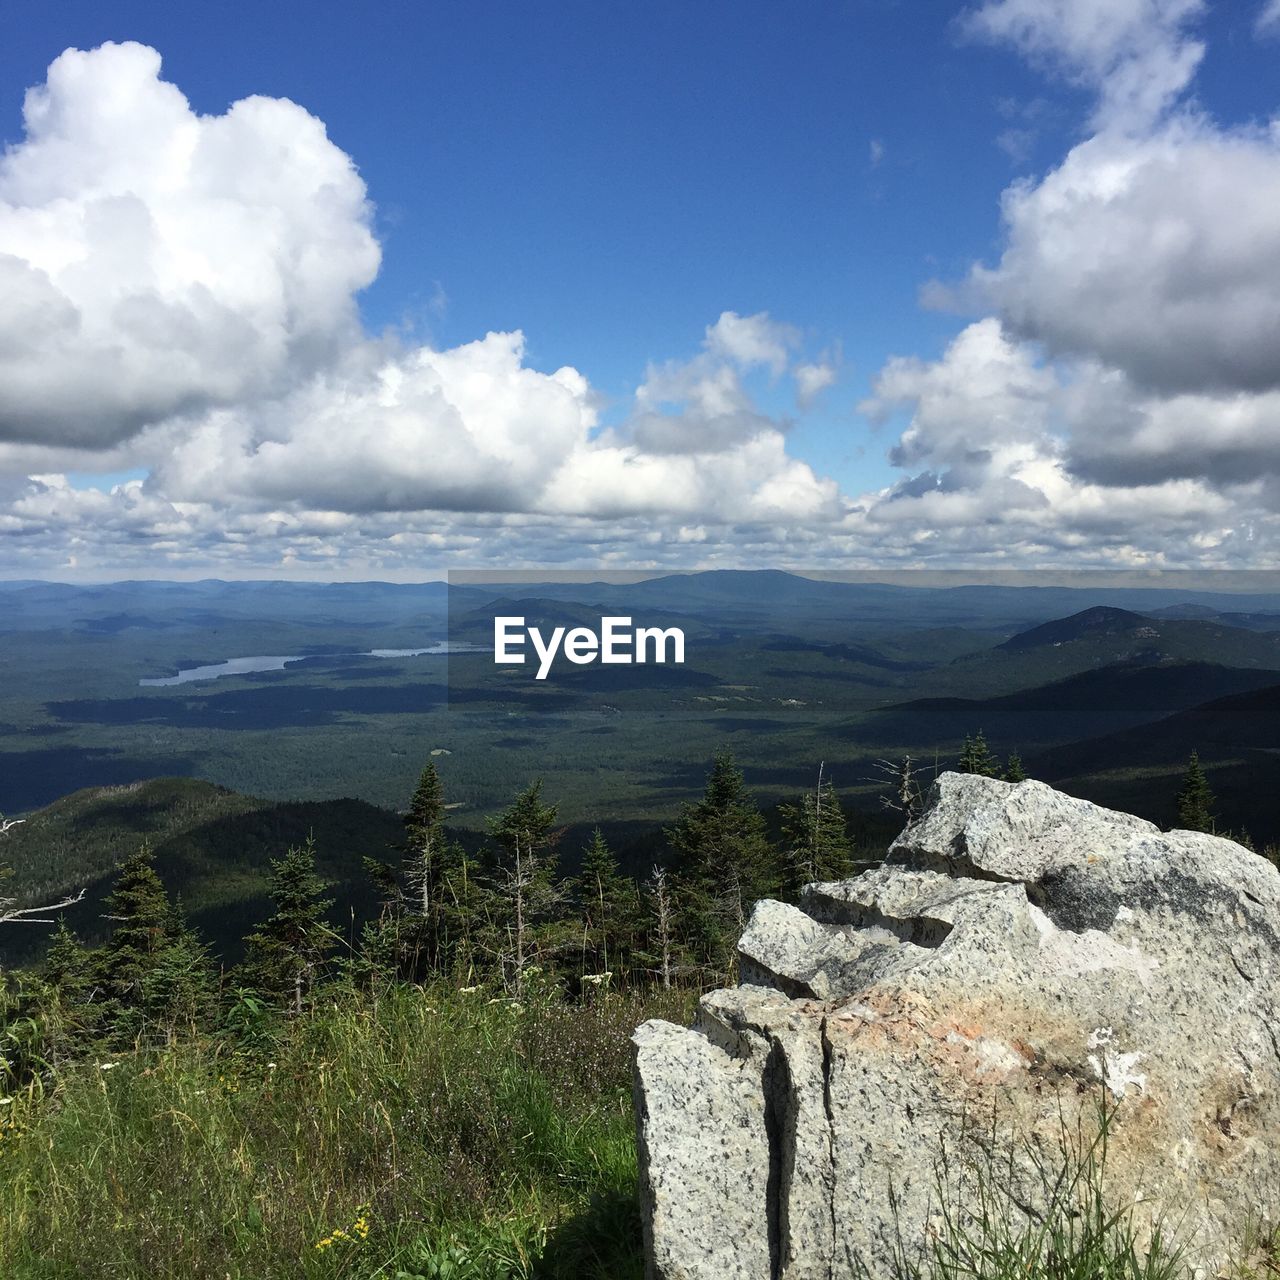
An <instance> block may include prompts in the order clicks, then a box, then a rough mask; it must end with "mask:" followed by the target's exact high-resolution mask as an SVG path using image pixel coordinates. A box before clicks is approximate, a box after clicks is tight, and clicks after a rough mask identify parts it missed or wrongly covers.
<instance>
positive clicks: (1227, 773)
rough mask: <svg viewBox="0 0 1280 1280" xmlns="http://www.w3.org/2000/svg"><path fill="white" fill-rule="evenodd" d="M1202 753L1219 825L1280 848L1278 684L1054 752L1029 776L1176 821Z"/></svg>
mask: <svg viewBox="0 0 1280 1280" xmlns="http://www.w3.org/2000/svg"><path fill="white" fill-rule="evenodd" d="M1192 751H1196V752H1198V753H1199V755H1200V758H1201V760H1202V762H1203V763H1204V764H1205V766H1206V768H1207V769H1208V773H1209V781H1210V785H1211V786H1212V787H1213V789H1214V791H1215V792H1216V793H1217V796H1218V806H1217V810H1216V812H1217V817H1218V824H1219V826H1220V827H1221V828H1222V829H1224V830H1239V829H1241V828H1247V829H1248V830H1249V831H1250V832H1252V834H1253V835H1254V837H1255V838H1256V839H1257V840H1258V841H1259V842H1260V843H1263V842H1265V843H1276V842H1280V789H1278V788H1277V787H1276V786H1275V775H1276V764H1277V757H1278V756H1280V683H1278V684H1273V685H1270V686H1268V687H1266V688H1263V689H1258V690H1254V691H1251V692H1245V693H1236V694H1231V695H1229V696H1226V697H1221V698H1214V699H1212V700H1210V701H1208V702H1203V703H1201V704H1200V705H1198V706H1195V707H1191V708H1188V709H1186V710H1184V711H1179V712H1177V713H1176V714H1174V715H1170V716H1166V717H1165V718H1163V719H1161V720H1157V721H1154V722H1152V723H1149V724H1144V725H1142V726H1140V727H1137V728H1128V729H1122V730H1119V731H1117V732H1114V733H1108V734H1103V735H1101V736H1099V737H1096V738H1089V739H1085V740H1083V741H1079V742H1074V743H1071V744H1069V745H1065V746H1058V747H1053V748H1050V749H1048V750H1045V751H1042V752H1039V753H1038V754H1035V755H1033V756H1031V757H1030V758H1029V759H1028V761H1027V769H1028V772H1029V773H1030V774H1031V775H1032V776H1033V777H1036V778H1043V779H1044V780H1045V781H1046V782H1052V783H1053V784H1054V785H1055V786H1059V785H1062V786H1065V787H1066V789H1067V790H1070V791H1072V792H1074V793H1076V794H1080V795H1084V796H1086V797H1087V798H1088V799H1090V800H1096V801H1097V802H1098V803H1100V804H1110V803H1112V802H1113V801H1119V800H1124V801H1125V802H1126V803H1129V804H1131V805H1132V806H1133V807H1132V809H1131V812H1134V813H1138V814H1140V815H1141V816H1143V817H1146V818H1150V819H1151V820H1152V821H1155V822H1160V823H1162V824H1165V825H1168V824H1170V823H1172V822H1173V820H1174V797H1175V795H1176V794H1177V788H1178V785H1179V783H1180V779H1181V776H1182V773H1183V770H1184V769H1185V768H1186V764H1187V758H1188V757H1189V756H1190V754H1191V752H1192Z"/></svg>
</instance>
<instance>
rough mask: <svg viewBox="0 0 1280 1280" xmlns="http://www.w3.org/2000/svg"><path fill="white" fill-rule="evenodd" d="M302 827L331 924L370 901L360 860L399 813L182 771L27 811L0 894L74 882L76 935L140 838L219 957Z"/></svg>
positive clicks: (36, 935)
mask: <svg viewBox="0 0 1280 1280" xmlns="http://www.w3.org/2000/svg"><path fill="white" fill-rule="evenodd" d="M309 835H313V836H314V838H315V842H316V850H317V860H318V863H319V866H320V869H321V872H322V873H323V874H324V875H325V877H326V878H327V879H329V880H331V881H332V882H333V883H334V885H335V896H336V897H337V898H338V900H339V902H340V903H341V904H342V908H341V912H342V914H341V918H339V919H336V920H335V923H337V924H339V925H340V926H341V927H342V929H343V933H344V934H345V933H347V932H349V931H350V928H351V917H352V912H355V914H356V916H357V917H363V916H364V915H365V914H366V913H367V912H368V911H370V910H371V909H372V907H373V900H372V892H371V890H370V888H369V885H368V879H367V876H366V875H365V872H364V868H363V861H362V860H363V858H365V857H366V856H367V857H374V858H382V859H387V858H391V857H394V856H395V855H394V854H391V853H389V849H390V847H391V846H393V845H395V844H397V843H398V842H399V841H401V840H402V839H403V825H402V823H401V820H400V818H399V817H398V816H397V815H396V814H394V813H391V812H389V811H388V810H386V809H379V808H377V807H376V806H374V805H371V804H366V803H365V802H364V801H362V800H324V801H314V802H298V803H287V804H277V803H272V802H270V801H265V800H259V799H256V798H254V797H252V796H244V795H240V794H238V793H236V792H234V791H229V790H227V789H226V788H225V787H217V786H214V785H212V784H211V783H207V782H199V781H196V780H195V779H191V778H156V779H152V780H151V781H147V782H140V783H134V784H131V785H128V786H120V787H94V788H89V789H86V790H83V791H77V792H75V793H74V794H72V795H69V796H66V797H64V798H63V799H61V800H58V801H56V802H55V803H53V804H51V805H49V806H48V807H47V808H44V809H40V810H38V811H36V812H35V813H33V814H31V815H30V816H29V817H28V819H27V821H26V822H24V823H23V824H22V825H21V826H18V827H15V828H13V830H11V831H10V832H9V833H8V835H6V836H5V837H4V840H3V843H0V862H3V863H7V864H8V865H9V866H11V867H12V868H13V871H14V875H13V879H12V880H11V881H10V882H9V886H8V888H9V892H11V893H15V894H17V895H20V896H21V897H22V898H23V900H24V901H31V902H39V901H45V900H48V899H50V898H52V897H55V896H57V895H61V894H64V893H66V892H67V891H69V890H76V889H78V888H80V887H81V886H84V887H86V888H87V889H88V893H87V895H86V899H85V901H84V902H83V903H82V904H80V905H79V906H77V907H75V908H72V909H71V910H69V911H67V912H66V916H67V920H68V923H69V924H70V925H71V926H72V927H73V928H75V929H76V930H77V931H78V932H80V933H81V935H82V936H84V937H86V938H90V939H92V938H97V937H100V936H101V935H102V934H103V933H104V932H105V931H106V928H107V926H106V925H105V924H104V922H103V920H102V902H103V899H104V897H105V895H106V893H107V891H108V890H109V888H110V885H111V881H112V879H113V877H114V875H115V872H116V869H117V868H118V867H119V866H120V864H121V863H122V862H123V861H124V859H125V858H127V857H129V856H130V855H131V854H132V853H134V852H135V851H136V850H137V849H138V847H139V846H140V845H141V844H143V843H144V842H146V843H149V844H150V845H151V847H152V849H154V851H155V855H156V869H157V871H158V872H159V873H160V876H161V878H162V879H163V880H164V882H165V885H166V887H167V888H168V889H169V891H170V892H171V893H173V894H178V895H181V897H182V900H183V904H184V906H185V908H186V910H187V912H188V915H189V916H190V918H191V921H192V923H194V924H195V925H197V926H198V927H199V929H200V930H201V932H202V933H203V934H204V936H205V937H206V938H207V939H208V940H209V942H210V943H211V944H212V945H213V946H214V947H215V949H216V950H218V951H219V952H220V953H221V954H222V955H223V956H224V957H225V958H228V959H234V958H235V956H236V955H237V954H238V950H239V947H238V943H239V939H240V938H241V936H242V935H243V934H244V933H245V932H247V931H248V930H249V929H251V928H252V927H253V926H254V925H255V924H256V923H257V922H258V921H260V920H262V919H265V917H266V915H267V913H268V901H267V898H266V893H265V890H266V883H267V875H268V872H269V869H270V868H269V860H270V859H271V858H273V857H279V856H280V855H281V854H282V853H284V851H285V850H286V849H288V848H289V846H290V845H296V844H300V843H301V842H302V841H304V840H306V838H307V837H308V836H309ZM47 934H48V930H47V928H42V927H38V926H34V925H31V926H25V927H23V928H21V929H19V928H17V927H11V928H9V929H7V930H4V931H3V932H0V960H5V961H7V962H8V963H11V964H12V963H18V962H19V961H21V960H22V959H23V958H25V957H28V956H30V955H33V954H37V953H38V952H39V951H40V950H42V949H43V946H44V943H45V940H46V938H47Z"/></svg>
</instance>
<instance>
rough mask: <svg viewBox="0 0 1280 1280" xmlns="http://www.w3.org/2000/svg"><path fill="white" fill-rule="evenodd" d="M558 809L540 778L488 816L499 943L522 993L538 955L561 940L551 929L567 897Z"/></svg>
mask: <svg viewBox="0 0 1280 1280" xmlns="http://www.w3.org/2000/svg"><path fill="white" fill-rule="evenodd" d="M556 813H557V807H556V806H555V805H548V804H543V802H542V782H541V780H539V781H537V782H533V783H530V785H529V786H527V787H526V788H525V789H524V790H523V791H522V792H520V794H519V795H518V796H516V798H515V799H514V800H513V801H512V802H511V804H509V805H508V806H507V808H506V809H504V810H503V811H502V813H501V814H499V815H498V817H496V818H493V819H490V822H489V834H490V835H491V836H492V837H493V839H494V842H495V844H496V850H495V856H494V859H493V866H492V881H493V889H494V893H495V896H496V901H497V905H498V907H499V918H498V921H497V924H498V929H499V938H498V940H497V946H496V948H495V949H496V951H497V953H498V956H499V959H500V961H501V964H502V969H503V973H504V975H505V976H506V978H507V980H508V982H509V983H510V985H511V987H512V989H513V990H514V991H515V993H516V995H517V997H519V996H521V995H523V994H524V983H525V975H526V971H527V970H528V967H529V965H530V964H532V963H533V961H534V958H535V957H536V956H537V955H538V954H539V953H540V952H542V951H545V950H554V949H555V947H556V944H557V941H559V940H558V939H556V938H555V937H554V936H552V934H553V931H552V929H551V926H553V925H554V923H555V921H556V917H557V914H558V908H559V905H560V903H561V902H562V900H563V898H564V893H563V890H562V888H561V886H560V885H559V884H558V883H557V881H556V870H557V860H556V855H555V845H556V842H557V841H558V839H559V835H560V833H559V832H558V831H557V830H556V827H555V822H556Z"/></svg>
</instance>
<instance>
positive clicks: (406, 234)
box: [0, 0, 1280, 581]
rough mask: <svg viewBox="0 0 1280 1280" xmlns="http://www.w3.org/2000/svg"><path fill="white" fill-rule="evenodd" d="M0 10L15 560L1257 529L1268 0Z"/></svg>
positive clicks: (972, 558) (943, 540)
mask: <svg viewBox="0 0 1280 1280" xmlns="http://www.w3.org/2000/svg"><path fill="white" fill-rule="evenodd" d="M7 12H8V17H9V21H8V22H7V24H6V26H7V31H8V37H7V39H6V41H5V42H4V44H3V45H0V139H2V140H3V144H4V154H3V158H2V159H0V576H4V577H7V578H19V579H21V578H56V579H61V580H68V581H79V580H85V581H93V580H105V579H115V578H142V577H147V578H198V577H223V578H238V577H243V578H264V577H265V578H272V577H290V578H319V579H338V578H346V579H362V578H383V579H395V580H416V579H421V578H429V577H436V576H439V575H440V574H441V573H443V572H444V571H445V570H447V569H450V568H460V567H467V568H496V569H501V568H519V567H530V566H547V567H583V568H590V567H600V568H614V569H616V568H624V567H625V568H650V567H653V568H663V567H670V568H697V567H717V566H746V567H753V566H755V567H776V568H798V569H838V568H842V567H849V568H875V567H879V566H884V567H886V568H889V567H892V568H904V567H931V568H935V567H977V566H985V567H992V568H998V567H1002V566H1009V567H1017V568H1031V567H1046V568H1047V567H1055V568H1056V567H1100V568H1107V567H1114V568H1126V569H1134V568H1138V569H1141V568H1147V567H1150V568H1163V567H1183V566H1186V567H1200V568H1218V567H1231V568H1269V567H1275V566H1276V565H1277V564H1278V563H1280V117H1277V115H1276V112H1277V109H1278V108H1280V84H1278V83H1277V74H1276V73H1277V69H1278V68H1280V0H1256V2H1254V0H1232V2H1231V3H1226V2H1223V0H1218V2H1217V3H1210V2H1209V0H974V2H973V3H970V4H967V5H966V4H951V3H942V2H938V3H934V2H933V0H927V2H918V3H914V4H908V3H905V2H904V0H844V2H835V0H826V2H822V0H815V2H814V3H812V4H808V5H804V6H781V5H777V4H773V3H763V2H761V3H757V2H756V0H736V2H735V3H721V2H720V0H707V2H706V3H700V4H697V5H690V4H687V3H680V2H677V0H651V3H648V4H646V5H643V6H639V5H636V6H621V5H617V6H614V5H601V4H599V3H593V2H587V0H582V2H579V0H563V2H562V0H549V2H548V3H546V4H540V5H530V4H528V3H514V2H508V0H495V2H494V3H490V4H487V5H484V6H478V5H455V4H445V3H426V2H422V0H419V2H417V3H399V2H394V0H389V2H388V3H384V4H380V5H377V6H353V5H349V4H346V5H340V4H336V3H327V2H322V3H316V2H314V0H313V2H310V3H307V4H305V5H304V4H298V3H293V0H281V2H280V3H277V4H274V5H271V6H258V5H253V6H251V5H248V4H244V3H241V2H240V0H228V2H227V3H222V4H219V5H216V6H210V5H204V6H188V5H176V4H172V3H170V4H167V5H160V4H151V3H147V4H143V3H137V2H133V3H130V2H129V0H122V2H121V3H116V4H113V5H110V6H104V5H100V4H87V3H76V2H69V3H60V4H59V5H56V6H50V5H47V4H37V3H32V2H30V0H10V4H9V5H8V7H7Z"/></svg>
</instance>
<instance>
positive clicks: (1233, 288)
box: [969, 119, 1280, 391]
mask: <svg viewBox="0 0 1280 1280" xmlns="http://www.w3.org/2000/svg"><path fill="white" fill-rule="evenodd" d="M1002 203H1003V215H1004V224H1005V248H1004V252H1003V255H1002V256H1001V259H1000V261H999V263H998V264H997V265H996V266H995V267H994V268H985V267H977V268H975V270H974V272H973V274H972V276H971V278H970V282H969V283H970V286H971V289H970V292H976V293H978V294H980V295H981V296H983V297H985V298H986V299H988V300H989V301H990V302H992V303H994V304H995V305H996V306H997V307H998V308H999V310H1000V313H1001V315H1002V316H1003V318H1004V320H1005V323H1006V324H1007V325H1008V326H1009V327H1010V328H1011V329H1012V331H1013V332H1015V333H1016V334H1018V335H1020V336H1022V337H1027V338H1033V339H1037V340H1040V341H1042V342H1044V343H1045V344H1046V345H1047V346H1048V347H1049V349H1050V350H1051V351H1054V352H1057V353H1065V354H1073V355H1089V356H1094V357H1096V358H1097V359H1099V360H1101V361H1103V362H1104V363H1106V364H1108V365H1112V366H1114V367H1116V368H1119V369H1123V370H1124V371H1125V372H1126V373H1128V374H1129V375H1130V376H1131V377H1132V378H1133V379H1134V380H1136V381H1138V382H1141V383H1143V384H1144V385H1147V386H1149V387H1153V388H1159V389H1166V390H1176V391H1185V390H1191V389H1209V388H1216V389H1237V390H1260V389H1264V388H1268V387H1274V386H1277V385H1280V125H1278V126H1273V127H1272V128H1270V129H1267V130H1241V131H1236V132H1223V131H1221V130H1218V129H1215V128H1214V127H1212V126H1211V125H1209V124H1208V123H1206V122H1204V121H1197V120H1186V119H1184V120H1178V121H1175V122H1173V123H1171V124H1169V125H1167V126H1164V127H1162V128H1161V129H1160V130H1159V131H1158V132H1156V133H1154V134H1152V135H1150V136H1147V137H1142V138H1131V137H1121V136H1117V135H1114V134H1100V135H1097V136H1095V137H1093V138H1090V139H1088V140H1087V141H1085V142H1083V143H1081V144H1080V145H1079V146H1077V147H1075V148H1074V149H1073V150H1072V151H1071V153H1070V154H1069V155H1068V156H1067V158H1066V160H1065V161H1064V162H1063V163H1062V164H1061V165H1060V166H1059V167H1058V168H1057V169H1055V170H1053V171H1052V172H1051V173H1050V174H1048V175H1047V176H1046V177H1045V178H1044V179H1043V180H1042V181H1040V182H1038V183H1018V184H1015V185H1014V186H1012V187H1010V188H1009V189H1008V190H1007V191H1006V192H1005V195H1004V199H1003V202H1002Z"/></svg>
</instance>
